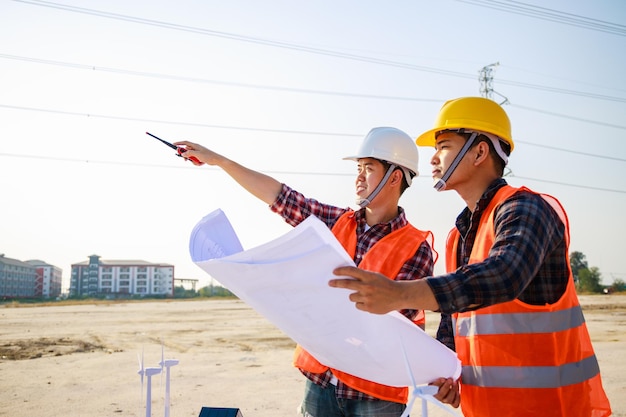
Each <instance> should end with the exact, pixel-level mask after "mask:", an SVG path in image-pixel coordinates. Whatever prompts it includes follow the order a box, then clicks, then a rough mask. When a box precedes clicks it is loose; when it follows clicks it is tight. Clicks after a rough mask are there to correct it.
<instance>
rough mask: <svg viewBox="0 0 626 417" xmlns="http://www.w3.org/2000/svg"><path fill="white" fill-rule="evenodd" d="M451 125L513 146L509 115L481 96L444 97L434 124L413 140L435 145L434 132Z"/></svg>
mask: <svg viewBox="0 0 626 417" xmlns="http://www.w3.org/2000/svg"><path fill="white" fill-rule="evenodd" d="M455 129H465V130H468V131H477V132H482V133H488V134H491V135H495V136H497V137H498V138H499V139H500V140H503V141H504V142H506V143H508V144H509V146H510V147H511V151H512V150H513V147H514V143H513V137H512V136H511V122H510V121H509V117H508V116H507V115H506V112H505V111H504V109H503V108H502V107H501V106H500V105H499V104H498V103H496V102H495V101H493V100H490V99H488V98H483V97H461V98H457V99H454V100H449V101H446V102H445V103H444V105H443V106H442V107H441V110H439V115H438V116H437V119H436V120H435V127H434V128H432V129H431V130H429V131H427V132H424V133H422V134H421V135H420V136H419V137H418V138H417V140H416V141H415V143H417V144H418V145H419V146H435V135H436V133H437V132H440V131H442V130H455Z"/></svg>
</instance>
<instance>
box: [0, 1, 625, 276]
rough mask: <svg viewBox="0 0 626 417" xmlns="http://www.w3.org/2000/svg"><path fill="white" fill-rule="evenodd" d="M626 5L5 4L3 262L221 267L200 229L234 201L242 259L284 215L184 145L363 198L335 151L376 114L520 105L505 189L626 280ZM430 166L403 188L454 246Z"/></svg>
mask: <svg viewBox="0 0 626 417" xmlns="http://www.w3.org/2000/svg"><path fill="white" fill-rule="evenodd" d="M624 51H626V4H624V2H623V1H621V0H598V1H593V2H589V1H583V0H573V1H572V0H567V1H566V0H551V1H549V2H545V1H538V0H526V1H524V2H521V1H519V2H518V1H505V0H500V1H490V0H461V1H456V0H439V1H425V0H418V1H415V0H413V1H409V0H395V1H393V2H382V1H369V0H320V1H314V2H295V1H286V0H268V1H263V2H259V1H256V0H231V1H227V2H226V1H217V0H179V1H176V2H174V1H163V0H161V1H140V0H137V1H132V2H129V1H125V0H124V1H122V0H107V1H104V0H83V1H72V0H59V1H58V2H57V1H36V0H28V1H18V0H0V191H1V193H2V205H1V208H0V253H4V254H5V256H6V257H9V258H14V259H19V260H22V261H25V260H29V259H39V260H43V261H45V262H47V263H49V264H52V265H56V266H58V267H60V268H62V270H63V277H64V283H65V285H66V286H67V285H68V283H69V276H70V272H71V265H72V264H74V263H79V262H83V261H86V260H87V259H88V256H90V255H92V254H96V255H99V256H101V257H102V259H124V260H144V261H147V262H155V263H170V264H173V265H174V266H175V276H176V278H187V279H190V278H191V279H198V280H200V284H201V285H206V284H207V283H208V280H209V277H208V276H207V275H206V274H205V273H204V272H203V271H202V270H201V269H200V268H198V267H197V266H196V265H195V264H193V262H192V261H191V258H190V255H189V248H188V246H189V236H190V233H191V231H192V229H193V227H194V226H195V224H196V223H197V222H198V221H199V220H200V219H202V217H204V216H205V215H207V214H208V213H210V212H212V211H213V210H216V209H218V208H219V209H222V210H223V211H224V212H225V213H226V215H227V216H228V218H229V220H230V221H231V223H232V225H233V227H234V229H235V231H236V232H237V234H238V235H239V238H240V240H241V243H242V245H243V247H244V248H245V249H248V248H252V247H255V246H257V245H260V244H263V243H265V242H267V241H269V240H272V239H274V238H276V237H278V236H280V235H282V234H284V233H286V232H287V231H289V229H290V226H288V225H287V224H286V223H284V222H283V220H282V219H281V218H280V217H279V216H277V215H276V214H274V213H272V212H271V211H270V210H269V209H268V208H267V206H266V205H265V204H264V203H262V202H260V201H259V200H256V199H255V198H254V197H252V196H250V195H249V194H247V193H246V192H245V191H243V190H242V189H241V188H239V186H238V185H237V184H236V183H235V182H234V181H233V180H232V179H230V178H229V177H228V176H227V175H225V174H224V173H223V172H221V171H220V170H219V169H216V168H214V167H206V166H204V167H194V166H193V165H192V164H191V163H189V162H185V161H184V160H183V159H182V158H177V157H176V156H175V155H174V151H173V150H172V149H169V148H167V147H165V146H164V145H162V144H160V143H158V142H157V141H156V140H154V139H152V138H150V137H149V136H147V135H146V134H145V132H146V131H149V132H151V133H153V134H155V135H157V136H159V137H161V138H163V139H166V140H169V141H171V142H174V141H177V140H190V141H193V142H197V143H200V144H202V145H204V146H207V147H209V148H211V149H213V150H215V151H216V152H219V153H222V154H224V155H226V156H228V157H229V158H231V159H234V160H236V161H237V162H239V163H242V164H243V165H246V166H248V167H250V168H253V169H255V170H258V171H261V172H264V173H266V174H269V175H272V176H273V177H275V178H276V179H278V180H279V181H281V182H284V183H286V184H288V185H290V186H292V187H293V188H295V189H297V190H298V191H301V192H302V193H304V194H305V195H306V196H308V197H312V198H316V199H318V200H320V201H323V202H325V203H329V204H333V205H336V206H340V207H353V208H355V207H356V205H355V203H354V198H355V195H354V179H355V174H356V166H355V164H354V162H352V161H345V160H343V159H342V158H343V157H345V156H348V155H351V154H353V153H354V152H356V150H357V149H358V147H359V145H360V143H361V140H362V138H363V137H364V136H365V135H366V134H367V132H368V131H369V130H370V129H371V128H372V127H376V126H393V127H397V128H400V129H402V130H404V131H406V132H407V133H408V134H410V135H411V136H413V137H417V136H418V135H419V134H420V133H422V132H423V131H426V130H428V129H430V128H431V127H432V126H433V124H434V120H435V117H436V115H437V113H438V111H439V109H440V107H441V105H442V104H443V103H444V102H445V101H446V100H449V99H452V98H457V97H462V96H479V95H481V82H480V81H479V73H480V71H481V69H482V68H485V67H487V68H490V69H491V70H492V72H491V76H492V82H491V84H490V87H491V89H490V91H491V92H492V93H491V94H492V95H491V96H492V98H493V99H494V100H496V101H498V102H503V101H505V100H506V101H507V103H506V104H504V105H503V106H504V108H505V110H506V111H507V113H508V115H509V117H510V119H511V123H512V129H513V139H514V141H515V150H514V151H513V153H512V155H511V158H510V162H509V166H508V170H507V175H506V179H507V181H508V182H509V183H510V184H511V185H513V186H521V185H526V186H528V187H530V188H532V189H534V190H536V191H541V192H544V193H547V194H550V195H553V196H555V197H557V198H558V199H559V200H560V201H561V203H562V204H563V205H564V207H565V209H566V211H567V213H568V216H569V220H570V227H571V229H570V232H571V245H570V252H572V251H579V252H582V253H583V254H584V255H585V256H586V260H587V262H588V264H589V266H590V267H594V266H595V267H597V268H598V269H599V271H600V273H601V274H602V282H603V283H604V284H610V283H611V282H612V281H613V280H614V279H617V278H619V279H622V280H626V264H625V262H624V258H622V257H623V249H624V236H626V222H625V221H624V213H626V119H625V118H624V116H625V115H626V81H625V80H626V79H625V78H624V74H626V54H624ZM419 152H420V166H419V168H420V175H419V177H418V178H417V179H416V180H415V181H414V184H413V186H412V187H411V188H410V189H409V190H407V192H406V193H405V194H404V195H403V197H402V199H401V200H400V205H401V206H402V207H404V208H405V210H406V213H407V217H408V219H409V221H411V222H412V223H413V224H414V225H415V226H416V227H418V228H420V229H423V230H431V231H432V232H433V233H434V235H435V249H436V250H437V251H438V252H439V254H440V259H439V261H438V262H437V264H436V267H435V271H436V272H437V273H442V272H443V271H444V265H443V264H444V262H443V255H444V242H445V237H446V235H447V232H448V231H449V230H450V228H451V227H453V225H454V220H455V218H456V216H457V215H458V214H459V213H460V211H461V210H462V209H463V208H464V203H463V201H462V200H461V198H460V197H459V196H458V195H457V194H456V193H455V192H454V191H449V192H442V193H437V192H436V191H435V190H434V189H433V188H432V179H431V178H430V163H429V160H430V158H431V156H432V154H433V150H432V149H429V148H420V150H419Z"/></svg>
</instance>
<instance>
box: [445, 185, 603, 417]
mask: <svg viewBox="0 0 626 417" xmlns="http://www.w3.org/2000/svg"><path fill="white" fill-rule="evenodd" d="M520 190H523V191H527V192H531V193H532V191H531V190H528V189H527V188H522V189H516V188H513V187H510V186H508V185H507V186H504V187H502V188H500V189H499V190H498V191H497V192H496V194H495V195H494V197H493V199H492V200H491V201H490V202H489V204H488V205H487V207H486V208H485V210H484V212H483V213H482V215H481V218H480V220H479V222H480V223H479V225H478V230H477V233H476V238H475V242H474V244H473V246H472V251H471V254H469V261H468V264H474V263H478V262H482V261H483V260H485V259H487V258H488V256H489V252H490V250H491V247H492V246H493V244H494V241H495V225H494V222H495V213H496V211H497V208H498V207H499V205H500V204H502V203H503V202H505V201H506V200H507V199H508V198H510V197H511V196H512V195H513V194H515V193H517V192H519V191H520ZM541 197H543V198H544V200H545V201H547V202H548V203H549V204H550V206H551V207H552V208H553V209H554V210H555V212H556V213H557V214H558V215H559V217H560V219H561V220H562V221H563V223H564V225H565V241H566V244H567V250H569V223H568V220H567V215H566V214H565V211H564V210H563V207H562V206H561V205H560V203H559V202H558V201H557V200H556V199H554V198H553V197H550V196H546V195H541ZM459 240H460V235H459V231H458V229H453V230H452V231H451V232H450V234H449V235H448V240H447V242H446V270H447V271H448V272H452V271H455V270H456V269H457V257H458V248H459ZM466 255H467V254H466ZM567 261H568V263H569V259H568V260H567ZM453 325H454V339H455V344H456V350H457V354H458V356H459V359H460V360H461V362H462V367H463V369H462V377H461V382H462V386H461V408H462V410H463V414H464V415H465V416H466V417H503V416H505V417H522V416H523V417H548V416H549V417H553V416H568V417H570V416H576V417H606V416H609V415H610V414H611V408H610V405H609V402H608V398H607V397H606V394H605V392H604V389H603V388H602V381H601V378H600V370H599V367H598V362H597V359H596V356H595V353H594V351H593V346H592V344H591V340H590V337H589V332H588V331H587V326H586V323H585V319H584V316H583V312H582V309H581V307H580V303H579V301H578V297H577V296H576V291H575V288H574V281H573V276H572V274H571V271H570V276H569V280H568V283H567V287H566V290H565V292H564V294H563V295H562V296H561V298H560V299H559V300H558V301H556V302H555V303H553V304H545V305H529V304H526V303H524V302H522V301H520V300H518V299H516V300H512V301H508V302H504V303H500V304H495V305H492V306H488V307H484V308H480V309H478V310H475V311H467V312H463V313H455V314H454V315H453Z"/></svg>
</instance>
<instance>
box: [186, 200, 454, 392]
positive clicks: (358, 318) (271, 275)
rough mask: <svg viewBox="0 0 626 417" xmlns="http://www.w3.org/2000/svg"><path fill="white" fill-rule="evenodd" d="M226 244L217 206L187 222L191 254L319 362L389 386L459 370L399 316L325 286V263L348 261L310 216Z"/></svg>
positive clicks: (226, 226)
mask: <svg viewBox="0 0 626 417" xmlns="http://www.w3.org/2000/svg"><path fill="white" fill-rule="evenodd" d="M225 231H226V232H225ZM207 241H208V243H207ZM233 242H236V244H239V239H238V238H237V236H236V234H235V232H234V230H233V229H232V227H231V226H230V223H229V222H228V219H227V218H226V216H225V215H224V213H223V212H221V210H217V211H216V212H213V213H211V214H210V215H208V216H206V217H205V218H204V219H202V220H201V221H200V222H199V223H198V225H197V226H196V227H195V228H194V231H193V232H192V235H191V239H190V252H191V254H192V260H193V261H194V262H195V263H196V264H197V265H198V266H199V267H200V268H202V269H203V270H204V271H206V272H207V273H208V274H209V275H211V276H212V277H213V278H215V279H216V280H218V281H219V282H220V283H221V284H222V285H224V286H225V287H226V288H228V289H229V290H230V291H232V292H233V293H234V294H235V295H237V296H238V297H239V298H240V299H241V300H243V301H245V302H246V303H247V304H248V305H250V306H251V307H252V308H254V309H255V310H256V311H257V312H259V313H260V314H261V315H263V316H264V317H265V318H267V319H268V320H269V321H271V322H272V323H273V324H274V325H276V326H277V327H278V328H280V329H281V330H282V331H283V332H285V333H286V334H287V335H288V336H289V337H291V338H292V339H293V340H294V341H296V342H297V343H299V344H300V345H301V346H302V347H304V348H305V349H306V350H308V351H309V352H310V353H311V354H312V355H313V356H314V357H315V358H316V359H317V360H319V361H320V362H321V363H323V364H325V365H328V366H330V367H332V368H335V369H338V370H340V371H344V372H347V373H349V374H352V375H356V376H358V377H360V378H364V379H367V380H370V381H375V382H378V383H380V384H384V385H390V386H397V387H407V386H415V385H420V384H425V383H429V382H431V381H432V380H434V379H436V378H439V377H453V378H458V376H459V375H460V371H461V369H460V362H459V360H458V359H457V357H456V354H455V353H454V352H452V351H451V350H449V349H448V348H446V347H445V346H443V345H442V344H441V343H439V342H438V341H437V340H435V339H434V338H433V337H431V336H429V335H428V334H426V333H425V332H423V331H422V330H421V329H420V328H418V327H417V326H416V325H415V324H413V323H412V322H411V321H410V320H408V319H407V318H406V317H404V316H403V315H401V314H399V313H397V312H391V313H388V314H384V315H376V314H370V313H366V312H363V311H360V310H357V309H356V307H355V306H354V303H352V302H350V300H349V299H348V295H349V294H350V292H351V291H350V290H345V289H338V288H331V287H329V286H328V281H329V280H330V279H332V278H336V276H334V275H333V273H332V271H333V269H335V268H336V267H338V266H342V265H354V263H353V261H352V259H351V258H350V256H349V255H348V254H347V253H346V252H345V250H344V249H343V247H342V246H341V244H340V243H339V242H338V241H337V240H336V238H335V237H334V235H333V234H332V233H331V232H330V230H329V229H328V228H327V227H326V225H324V224H323V223H322V222H321V221H320V220H318V219H317V218H315V217H310V218H308V219H307V220H305V221H304V222H303V223H301V224H300V225H299V226H297V227H295V228H294V229H293V230H291V231H289V232H288V233H286V234H285V235H283V236H281V237H279V238H277V239H275V240H273V241H270V242H268V243H266V244H263V245H261V246H258V247H256V248H253V249H249V250H246V251H241V252H236V253H233V252H232V251H229V250H227V249H225V248H232V247H236V244H235V245H234V244H233ZM229 253H230V254H229ZM220 254H225V255H226V256H222V257H219V256H220Z"/></svg>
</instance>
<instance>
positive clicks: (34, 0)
mask: <svg viewBox="0 0 626 417" xmlns="http://www.w3.org/2000/svg"><path fill="white" fill-rule="evenodd" d="M13 1H16V2H19V3H25V4H30V5H34V6H42V7H49V8H54V9H60V10H65V11H70V12H75V13H81V14H87V15H92V16H98V17H104V18H109V19H115V20H122V21H127V22H132V23H137V24H143V25H150V26H156V27H162V28H166V29H172V30H178V31H184V32H190V33H197V34H202V35H207V36H214V37H220V38H225V39H230V40H235V41H241V42H249V43H255V44H260V45H266V46H272V47H277V48H284V49H291V50H296V51H300V52H307V53H313V54H318V55H325V56H330V57H335V58H342V59H348V60H354V61H361V62H367V63H372V64H379V65H386V66H391V67H396V68H402V69H408V70H415V71H422V72H428V73H433V74H439V75H447V76H453V77H459V78H465V79H471V78H474V76H473V75H471V74H466V73H461V72H457V71H450V70H444V69H440V68H433V67H426V66H420V65H413V64H408V63H404V62H398V61H390V60H385V59H380V58H373V57H368V56H363V55H356V54H348V53H343V52H337V51H333V50H330V49H321V48H313V47H309V46H305V45H299V44H294V43H288V42H283V41H274V40H268V39H263V38H258V37H253V36H245V35H239V34H236V33H229V32H222V31H215V30H210V29H205V28H198V27H193V26H185V25H179V24H175V23H169V22H163V21H158V20H151V19H145V18H140V17H135V16H128V15H122V14H118V13H110V12H105V11H101V10H95V9H87V8H82V7H76V6H69V5H65V4H60V3H53V2H48V1H42V0H13ZM458 1H465V0H458ZM466 2H469V1H466ZM476 2H479V1H478V0H477V1H476ZM624 28H625V30H626V26H625V27H624ZM3 57H6V56H3ZM48 63H51V62H48ZM69 65H70V66H72V65H75V64H69ZM88 68H89V69H93V70H95V69H96V67H93V66H88ZM103 70H104V69H103ZM106 70H109V71H111V72H117V71H119V72H121V73H126V74H130V73H131V72H130V71H127V70H113V69H106ZM147 74H149V73H143V75H147ZM151 76H154V75H151ZM158 77H160V78H166V77H168V76H165V75H162V74H160V75H158ZM498 82H499V83H502V84H508V85H513V86H520V87H525V88H531V89H537V90H543V91H549V92H553V93H561V94H570V95H577V96H582V97H587V98H595V99H600V100H609V101H616V102H621V103H626V98H623V97H612V96H607V95H600V94H594V93H588V92H578V91H573V90H567V89H560V88H555V87H550V86H542V85H534V84H529V83H519V82H516V81H508V80H498Z"/></svg>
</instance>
